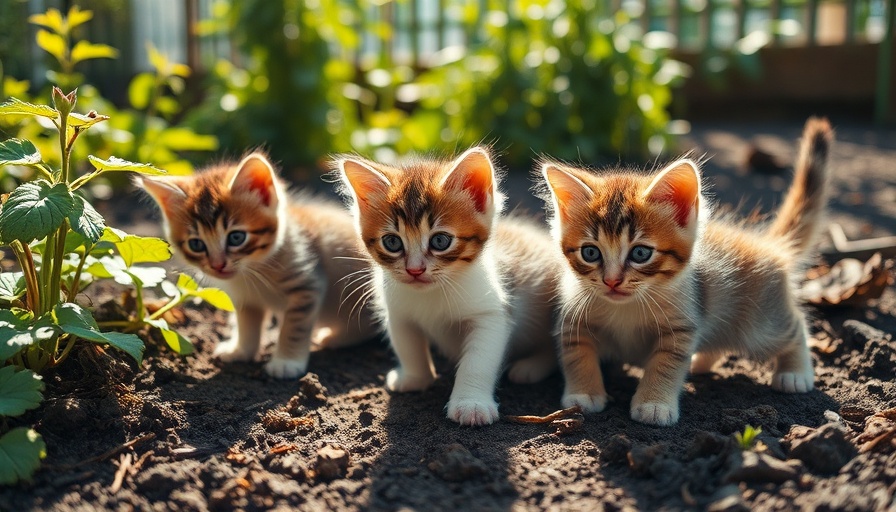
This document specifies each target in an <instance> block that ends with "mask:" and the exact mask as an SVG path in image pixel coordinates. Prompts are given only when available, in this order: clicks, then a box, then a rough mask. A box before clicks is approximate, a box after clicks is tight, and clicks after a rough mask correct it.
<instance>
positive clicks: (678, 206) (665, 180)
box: [644, 159, 700, 227]
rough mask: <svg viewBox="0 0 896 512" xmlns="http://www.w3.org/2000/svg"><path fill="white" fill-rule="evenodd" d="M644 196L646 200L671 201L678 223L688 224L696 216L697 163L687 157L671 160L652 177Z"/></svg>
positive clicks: (698, 176)
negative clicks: (675, 160)
mask: <svg viewBox="0 0 896 512" xmlns="http://www.w3.org/2000/svg"><path fill="white" fill-rule="evenodd" d="M644 197H646V198H647V200H648V201H654V202H661V203H671V204H672V205H673V206H674V207H675V221H676V222H678V225H679V226H682V227H684V226H686V225H688V224H689V223H690V222H691V221H692V220H693V219H694V218H696V216H697V211H698V207H699V201H700V171H699V170H697V164H695V163H694V162H693V161H691V160H688V159H684V160H678V161H677V162H672V163H671V164H669V165H668V166H667V167H666V168H665V169H663V170H662V171H661V172H660V173H659V174H658V175H657V176H656V177H655V178H654V179H653V181H652V182H651V183H650V186H649V187H647V190H646V191H645V192H644Z"/></svg>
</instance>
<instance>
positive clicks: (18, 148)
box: [0, 139, 43, 165]
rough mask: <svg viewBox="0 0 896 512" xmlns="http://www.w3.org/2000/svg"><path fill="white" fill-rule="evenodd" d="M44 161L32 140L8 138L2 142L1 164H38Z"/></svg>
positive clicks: (0, 151) (0, 146)
mask: <svg viewBox="0 0 896 512" xmlns="http://www.w3.org/2000/svg"><path fill="white" fill-rule="evenodd" d="M42 161H43V158H41V156H40V151H38V150H37V148H36V147H34V144H32V143H31V141H30V140H19V139H8V140H5V141H3V142H0V165H37V164H39V163H41V162H42Z"/></svg>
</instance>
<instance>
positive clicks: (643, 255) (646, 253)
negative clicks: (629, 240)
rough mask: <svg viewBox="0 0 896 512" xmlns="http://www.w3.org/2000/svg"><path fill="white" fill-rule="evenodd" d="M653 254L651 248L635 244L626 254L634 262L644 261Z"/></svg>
mask: <svg viewBox="0 0 896 512" xmlns="http://www.w3.org/2000/svg"><path fill="white" fill-rule="evenodd" d="M651 256H653V249H651V248H650V247H647V246H646V245H636V246H634V247H632V251H631V252H630V253H629V255H628V259H630V260H632V261H634V262H635V263H644V262H645V261H647V260H649V259H650V257H651Z"/></svg>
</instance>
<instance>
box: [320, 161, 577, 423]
mask: <svg viewBox="0 0 896 512" xmlns="http://www.w3.org/2000/svg"><path fill="white" fill-rule="evenodd" d="M337 165H338V167H339V170H340V171H341V173H342V178H343V181H344V182H345V185H346V187H345V188H346V190H345V191H344V192H345V193H346V194H347V195H349V196H350V198H351V199H352V202H353V210H354V213H355V215H356V217H357V226H358V232H359V233H360V234H361V238H362V240H363V242H364V245H365V246H366V247H367V251H368V252H369V253H370V255H371V256H372V257H373V259H374V261H375V263H376V265H375V266H374V272H373V286H374V289H375V291H376V302H377V303H378V306H379V309H380V312H381V314H382V317H383V321H384V323H385V325H386V329H387V331H388V333H389V338H390V339H391V342H392V347H393V349H394V350H395V354H396V355H397V356H398V368H396V369H394V370H392V371H391V372H389V374H388V375H387V376H386V387H387V388H388V389H390V390H392V391H416V390H422V389H425V388H427V387H429V385H430V384H432V382H433V381H434V380H435V378H436V373H435V369H434V367H433V363H432V356H431V354H430V350H429V343H432V344H434V345H435V346H436V347H438V348H439V349H440V350H441V352H442V353H443V354H444V355H445V356H447V357H448V358H449V359H451V360H453V361H456V362H457V374H456V377H455V382H454V389H453V390H452V392H451V398H450V400H449V401H448V417H449V418H451V419H452V420H454V421H456V422H458V423H460V424H462V425H484V424H489V423H492V422H494V421H495V420H497V419H498V404H497V403H496V402H495V398H494V390H495V384H496V382H497V380H498V377H499V376H500V374H501V369H502V365H503V364H504V361H505V357H506V358H508V359H509V360H510V361H512V365H511V367H510V370H509V373H508V376H509V377H510V379H511V380H513V381H515V382H536V381H538V380H541V379H542V378H544V377H545V376H547V375H548V374H549V373H551V372H552V371H553V370H554V368H555V367H556V365H557V362H556V355H555V349H554V342H553V341H552V336H551V330H552V325H553V316H554V315H553V312H554V307H553V297H554V293H555V287H556V279H557V277H558V276H559V274H560V270H561V268H562V265H563V262H562V260H561V259H560V257H559V255H558V254H556V251H555V250H554V248H553V242H552V241H551V239H550V236H549V235H548V234H547V233H546V232H545V231H544V230H543V229H542V228H540V227H539V226H537V225H535V224H533V223H530V222H527V221H524V220H522V219H499V214H500V211H501V206H502V203H503V197H502V195H501V194H500V192H498V190H497V179H496V176H495V171H494V168H493V166H492V163H491V158H490V156H489V155H488V153H487V152H486V151H485V150H484V149H482V148H473V149H471V150H469V151H467V152H466V153H464V154H463V155H461V156H460V157H458V158H457V159H456V160H454V161H453V162H452V161H419V162H416V163H414V164H411V165H407V166H404V167H402V168H396V167H391V166H387V165H382V164H378V163H375V162H370V161H367V160H362V159H358V158H354V157H347V158H343V159H340V160H338V162H337Z"/></svg>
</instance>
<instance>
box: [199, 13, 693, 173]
mask: <svg viewBox="0 0 896 512" xmlns="http://www.w3.org/2000/svg"><path fill="white" fill-rule="evenodd" d="M409 1H410V0H404V1H401V0H399V1H388V0H387V1H372V0H368V1H360V2H344V1H340V0H317V1H315V2H302V1H299V0H273V1H272V0H234V1H233V2H230V3H226V4H225V3H221V4H220V5H219V8H220V9H221V12H220V16H221V17H220V20H221V21H223V23H221V24H219V25H218V26H215V25H214V24H213V23H209V24H207V25H206V26H204V27H203V31H204V32H205V33H211V32H214V31H215V30H223V31H225V32H226V33H227V34H228V36H229V38H230V40H231V41H232V42H233V43H234V44H235V45H236V47H237V49H238V56H240V57H242V58H241V59H237V60H238V61H243V62H245V64H242V65H240V64H234V63H233V62H231V61H227V60H220V61H219V62H218V63H217V64H216V65H215V66H214V69H213V73H212V74H211V77H210V83H209V84H208V94H207V96H206V99H205V102H204V103H203V104H202V106H201V107H200V108H199V109H197V110H196V111H194V112H192V114H191V115H190V116H189V122H190V123H191V125H192V126H200V125H201V126H213V127H214V129H215V130H216V134H217V135H218V137H219V139H220V140H221V142H222V145H223V146H225V147H228V148H234V150H236V151H241V150H243V149H245V148H249V147H256V146H262V147H266V148H267V149H268V150H269V151H270V152H271V154H272V156H273V157H274V158H275V159H277V160H279V161H281V162H283V163H284V164H285V165H286V166H287V167H291V166H296V165H303V164H309V163H313V162H315V161H317V160H319V159H321V158H322V157H326V156H327V155H328V154H329V153H332V152H342V151H358V152H361V153H364V154H368V155H371V156H374V157H375V158H381V159H390V158H393V157H395V156H396V155H400V154H404V153H408V152H431V151H435V152H453V151H456V150H458V149H459V148H463V147H467V146H470V145H473V144H477V143H480V142H483V141H486V142H491V141H494V142H495V143H496V146H497V147H498V148H499V149H501V150H503V151H504V156H506V157H507V159H508V161H509V163H510V164H511V165H512V166H514V167H528V166H529V165H530V161H531V158H532V156H533V154H535V153H548V154H551V155H553V156H555V157H558V158H564V159H581V160H584V161H587V162H594V161H600V160H612V161H616V160H618V159H620V158H624V159H628V158H631V159H642V158H645V157H647V156H649V155H651V154H656V153H659V151H661V150H662V149H663V148H664V147H665V146H666V144H667V143H668V142H669V141H670V138H669V135H668V131H667V125H668V123H669V118H668V114H667V113H666V107H667V106H668V104H669V102H670V101H671V87H673V86H674V85H675V84H676V83H677V82H678V81H679V80H680V78H681V77H682V69H683V66H682V65H680V64H678V63H676V62H674V61H672V60H670V59H669V57H668V54H667V51H666V49H664V48H662V47H660V46H661V45H654V47H651V48H648V47H646V46H645V45H644V43H643V42H642V41H641V39H642V38H641V35H642V34H641V32H640V28H639V26H638V25H637V24H635V23H631V20H629V19H628V18H627V17H626V15H625V14H624V13H621V12H620V13H609V12H606V11H605V10H604V9H603V8H602V6H603V5H604V2H598V1H595V0H568V1H566V2H556V1H549V0H500V1H499V0H483V1H476V2H469V1H468V2H458V3H456V4H452V12H453V13H455V14H457V15H459V18H460V23H461V28H462V29H463V31H464V32H465V33H466V34H467V44H466V46H465V47H463V48H461V47H451V48H447V49H445V50H442V51H440V52H439V53H437V54H436V56H435V59H433V61H432V62H427V63H425V65H423V66H417V65H416V64H417V63H415V62H409V63H406V64H407V65H401V63H398V64H396V63H395V62H394V61H393V56H392V54H391V53H390V51H389V48H390V47H391V46H392V44H394V42H395V40H396V38H397V34H396V27H395V26H394V25H393V24H392V23H391V22H389V20H388V19H387V16H388V15H389V13H390V12H394V11H391V10H392V9H397V8H399V7H402V8H405V7H406V6H407V3H408V2H409ZM362 34H369V35H373V36H374V37H375V38H378V40H379V43H380V50H379V51H378V52H374V54H372V55H371V54H370V53H369V52H365V53H364V54H363V55H361V56H360V57H359V56H358V53H359V52H360V51H361V50H362V48H361V37H362Z"/></svg>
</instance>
